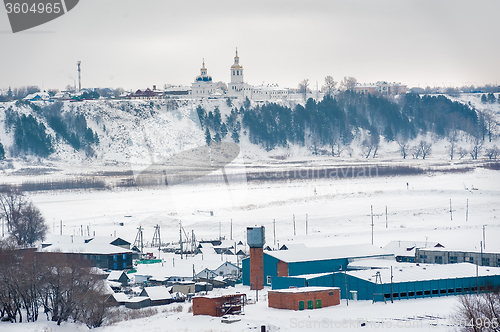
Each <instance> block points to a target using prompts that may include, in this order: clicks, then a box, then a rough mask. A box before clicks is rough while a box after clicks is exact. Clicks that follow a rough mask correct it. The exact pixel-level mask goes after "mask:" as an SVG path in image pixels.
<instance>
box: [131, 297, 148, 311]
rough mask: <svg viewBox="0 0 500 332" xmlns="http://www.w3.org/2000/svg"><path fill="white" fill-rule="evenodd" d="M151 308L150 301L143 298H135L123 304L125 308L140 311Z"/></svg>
mask: <svg viewBox="0 0 500 332" xmlns="http://www.w3.org/2000/svg"><path fill="white" fill-rule="evenodd" d="M149 306H151V299H150V298H149V297H145V296H136V297H132V298H130V299H128V300H127V301H126V302H125V307H126V308H129V309H142V308H146V307H149Z"/></svg>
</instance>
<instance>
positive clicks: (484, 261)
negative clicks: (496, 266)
mask: <svg viewBox="0 0 500 332" xmlns="http://www.w3.org/2000/svg"><path fill="white" fill-rule="evenodd" d="M482 262H483V264H482V265H483V266H489V265H490V258H489V257H483V259H482Z"/></svg>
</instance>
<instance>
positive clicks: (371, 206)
mask: <svg viewBox="0 0 500 332" xmlns="http://www.w3.org/2000/svg"><path fill="white" fill-rule="evenodd" d="M370 208H371V216H372V245H373V205H370Z"/></svg>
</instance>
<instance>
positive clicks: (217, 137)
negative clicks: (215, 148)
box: [214, 133, 222, 143]
mask: <svg viewBox="0 0 500 332" xmlns="http://www.w3.org/2000/svg"><path fill="white" fill-rule="evenodd" d="M221 140H222V139H221V137H220V134H219V133H215V136H214V141H215V142H218V143H219V142H220V141H221Z"/></svg>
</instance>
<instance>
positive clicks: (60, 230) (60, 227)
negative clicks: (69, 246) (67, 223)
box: [59, 220, 62, 235]
mask: <svg viewBox="0 0 500 332" xmlns="http://www.w3.org/2000/svg"><path fill="white" fill-rule="evenodd" d="M59 234H61V235H62V220H61V222H60V225H59Z"/></svg>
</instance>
